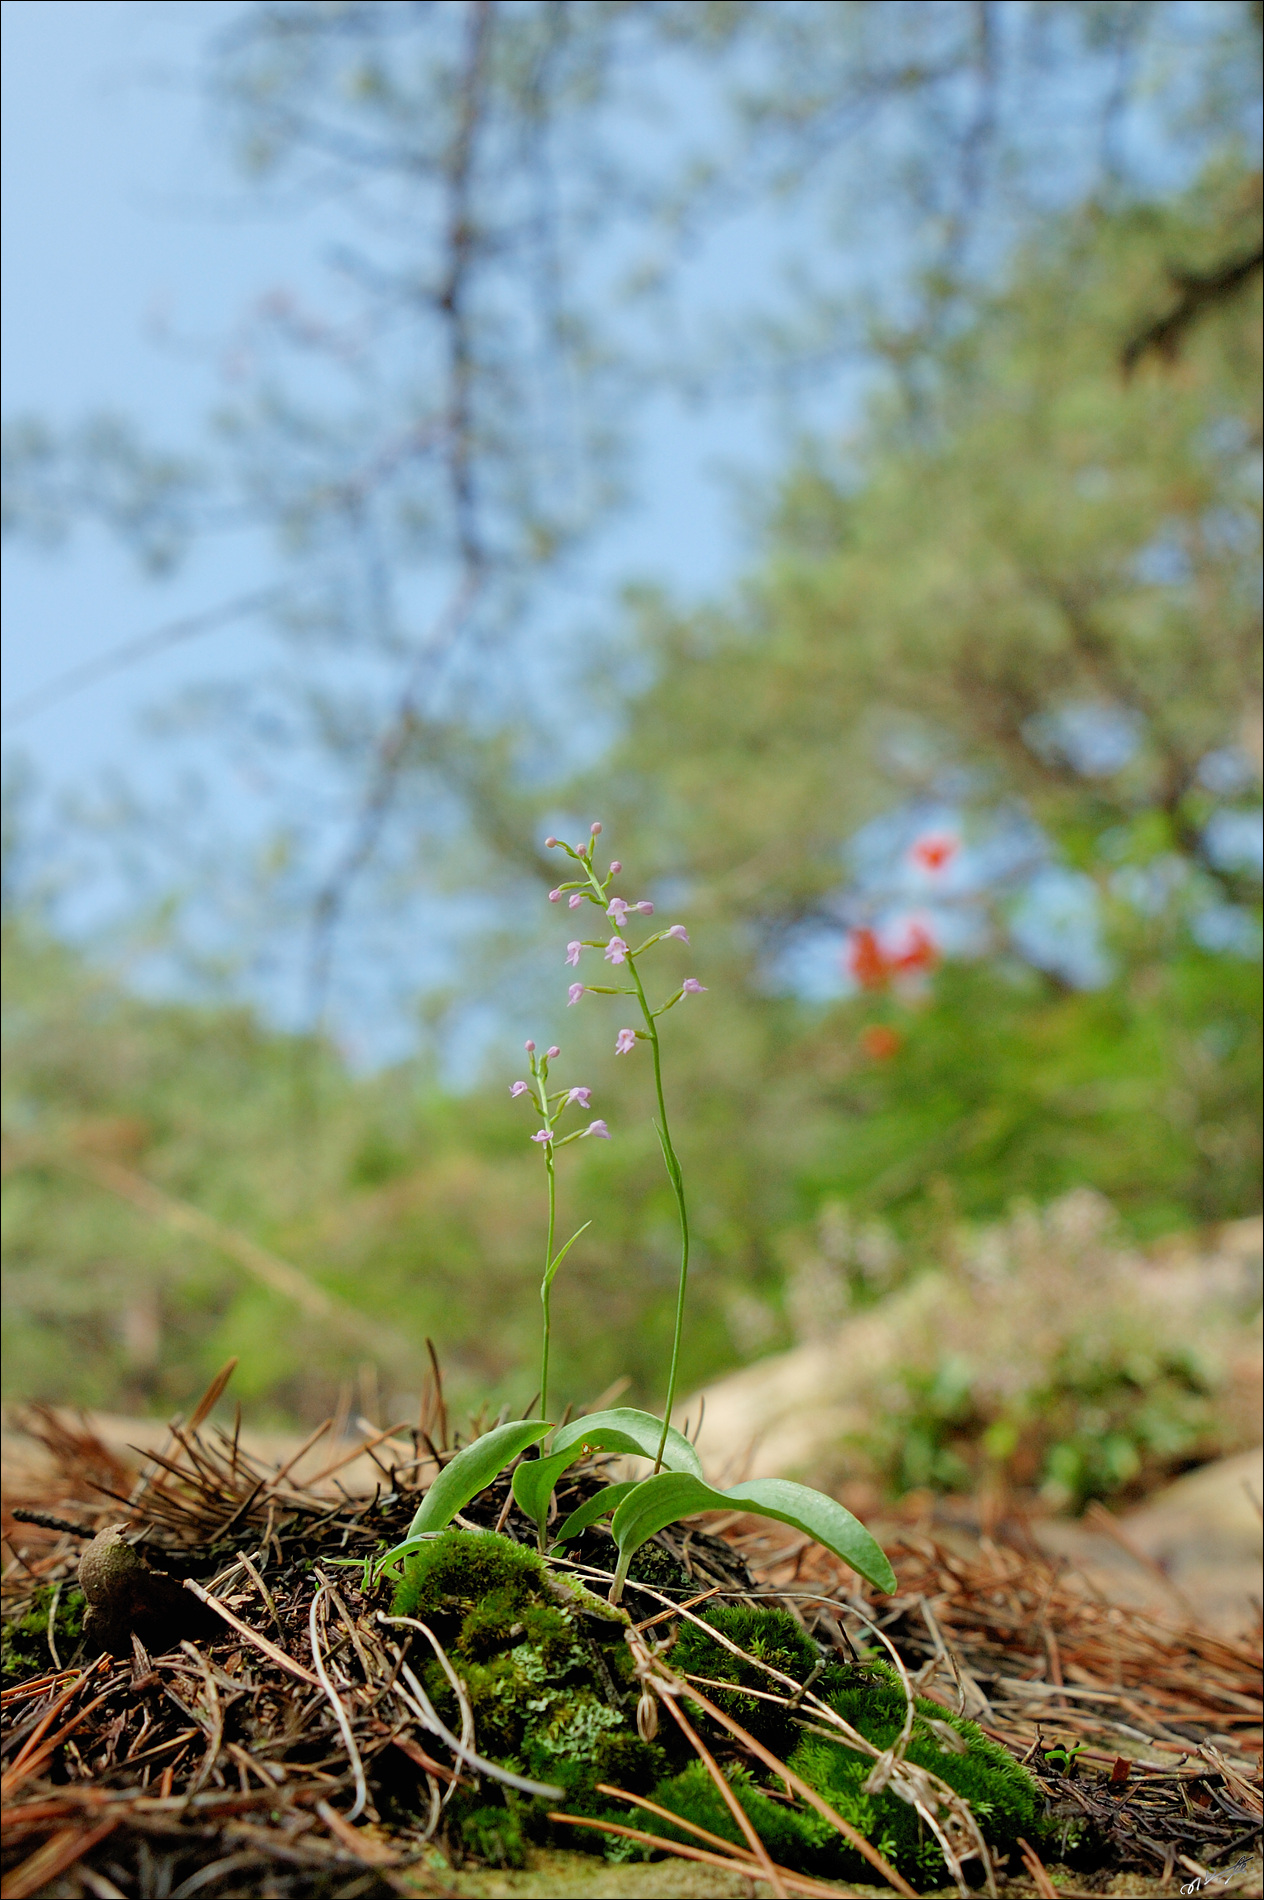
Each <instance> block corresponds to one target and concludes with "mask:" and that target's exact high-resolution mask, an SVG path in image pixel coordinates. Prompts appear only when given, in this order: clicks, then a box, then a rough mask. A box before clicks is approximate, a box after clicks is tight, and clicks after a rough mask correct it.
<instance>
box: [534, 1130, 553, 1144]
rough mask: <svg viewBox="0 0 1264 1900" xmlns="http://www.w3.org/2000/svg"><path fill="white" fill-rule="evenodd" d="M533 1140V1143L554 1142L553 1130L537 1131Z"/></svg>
mask: <svg viewBox="0 0 1264 1900" xmlns="http://www.w3.org/2000/svg"><path fill="white" fill-rule="evenodd" d="M531 1139H532V1141H552V1139H553V1130H552V1129H551V1128H540V1129H537V1130H536V1132H535V1134H534V1135H532V1137H531Z"/></svg>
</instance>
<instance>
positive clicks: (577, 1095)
mask: <svg viewBox="0 0 1264 1900" xmlns="http://www.w3.org/2000/svg"><path fill="white" fill-rule="evenodd" d="M591 1101H592V1090H591V1089H572V1090H571V1092H570V1094H569V1095H568V1096H567V1098H566V1106H567V1107H568V1108H569V1107H570V1105H571V1103H572V1102H578V1103H579V1106H580V1107H581V1108H587V1107H588V1105H589V1103H590V1102H591Z"/></svg>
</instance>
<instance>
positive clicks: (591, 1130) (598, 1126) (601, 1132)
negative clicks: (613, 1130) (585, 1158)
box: [581, 1122, 610, 1141]
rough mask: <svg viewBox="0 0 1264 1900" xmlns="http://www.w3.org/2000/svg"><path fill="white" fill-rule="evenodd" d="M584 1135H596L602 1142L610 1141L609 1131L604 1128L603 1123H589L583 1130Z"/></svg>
mask: <svg viewBox="0 0 1264 1900" xmlns="http://www.w3.org/2000/svg"><path fill="white" fill-rule="evenodd" d="M584 1134H585V1135H596V1136H598V1137H599V1138H600V1140H602V1141H609V1139H610V1130H609V1129H608V1128H607V1127H606V1124H605V1123H604V1122H589V1124H588V1126H587V1128H585V1130H584ZM581 1139H582V1137H581Z"/></svg>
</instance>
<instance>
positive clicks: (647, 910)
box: [632, 897, 654, 917]
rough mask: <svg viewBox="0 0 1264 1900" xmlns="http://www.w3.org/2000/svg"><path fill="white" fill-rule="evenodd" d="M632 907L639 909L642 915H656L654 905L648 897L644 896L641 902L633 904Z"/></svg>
mask: <svg viewBox="0 0 1264 1900" xmlns="http://www.w3.org/2000/svg"><path fill="white" fill-rule="evenodd" d="M632 908H633V910H639V911H640V913H641V915H642V917H652V916H653V915H654V906H653V904H651V903H650V902H649V900H648V898H644V897H643V898H642V899H641V901H640V903H639V904H633V906H632Z"/></svg>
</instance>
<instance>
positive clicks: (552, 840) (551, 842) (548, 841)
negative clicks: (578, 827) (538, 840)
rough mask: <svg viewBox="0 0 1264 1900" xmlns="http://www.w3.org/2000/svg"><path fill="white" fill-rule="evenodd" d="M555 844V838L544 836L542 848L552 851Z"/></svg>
mask: <svg viewBox="0 0 1264 1900" xmlns="http://www.w3.org/2000/svg"><path fill="white" fill-rule="evenodd" d="M556 846H557V839H556V838H546V839H545V840H544V848H545V850H546V851H552V850H554V849H555V848H556Z"/></svg>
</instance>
